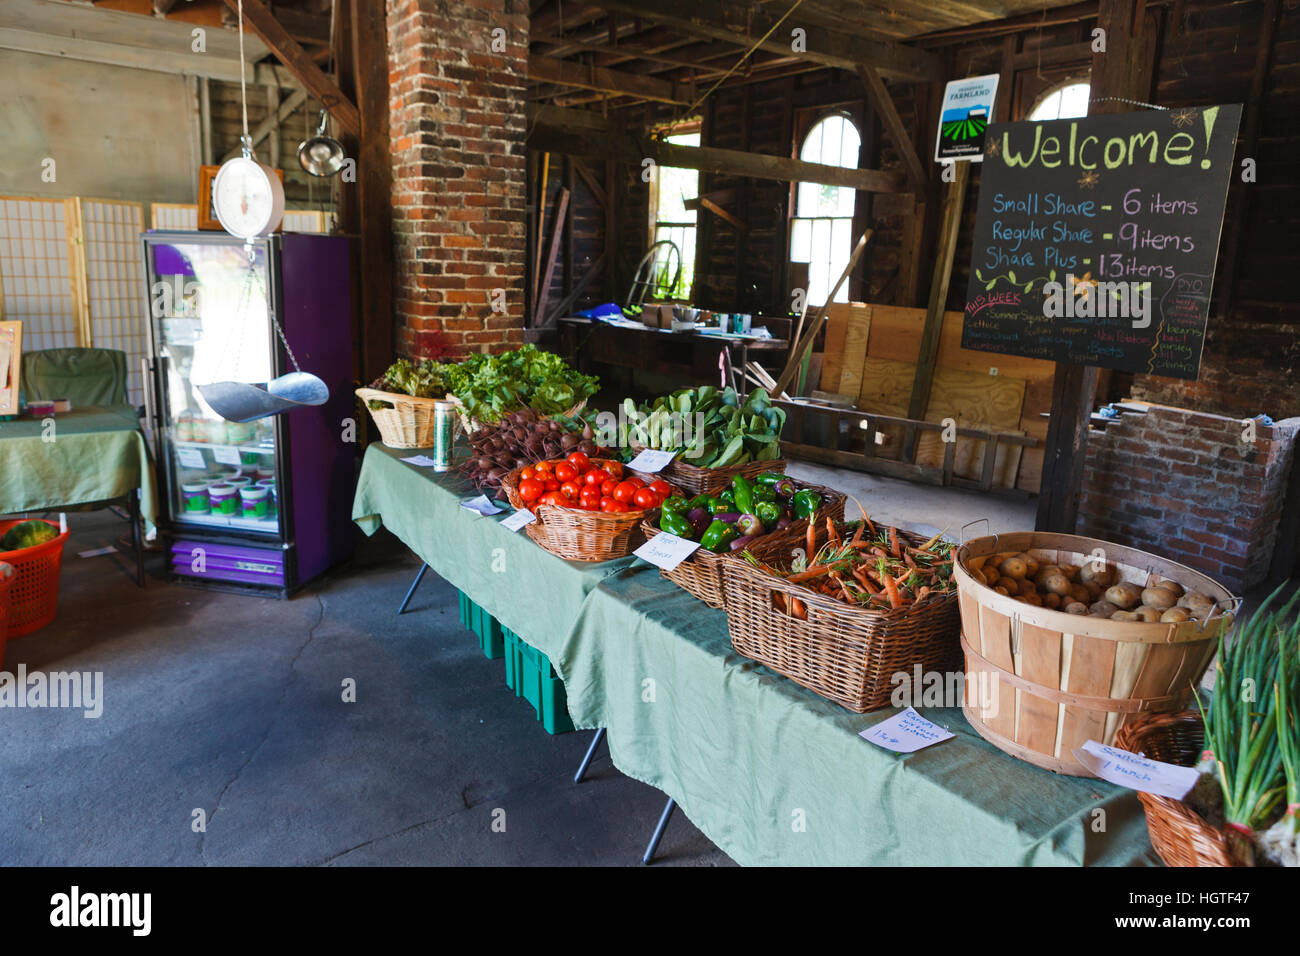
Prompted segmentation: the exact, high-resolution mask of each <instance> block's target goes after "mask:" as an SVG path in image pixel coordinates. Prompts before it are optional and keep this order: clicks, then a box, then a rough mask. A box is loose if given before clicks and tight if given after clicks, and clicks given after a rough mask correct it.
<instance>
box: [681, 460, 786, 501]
mask: <svg viewBox="0 0 1300 956" xmlns="http://www.w3.org/2000/svg"><path fill="white" fill-rule="evenodd" d="M785 465H786V461H785V459H784V458H774V459H773V460H771V461H747V462H745V463H744V464H743V465H727V466H726V467H723V468H701V467H699V466H698V465H691V464H688V463H687V462H684V461H682V460H681V459H680V458H675V459H673V460H672V461H671V462H669V463H668V464H667V465H666V466H665V467H664V470H663V471H661V472H660V473H659V474H660V476H661V477H662V478H663V479H664V480H665V481H667V482H670V483H671V484H674V485H676V486H677V487H678V488H680V489H682V491H683V492H685V493H686V495H687V497H694V496H695V495H702V494H705V493H708V494H712V493H713V492H715V491H721V490H722V489H723V488H726V487H727V486H728V485H729V484H731V479H732V478H735V477H736V476H737V475H744V476H745V477H746V478H753V477H754V476H755V475H762V474H765V473H766V472H769V471H776V472H780V473H781V474H785Z"/></svg>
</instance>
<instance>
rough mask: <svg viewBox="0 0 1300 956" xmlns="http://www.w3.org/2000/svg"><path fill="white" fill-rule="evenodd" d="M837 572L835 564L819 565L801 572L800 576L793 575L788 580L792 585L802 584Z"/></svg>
mask: <svg viewBox="0 0 1300 956" xmlns="http://www.w3.org/2000/svg"><path fill="white" fill-rule="evenodd" d="M834 570H835V565H833V564H819V565H815V566H813V567H811V568H809V569H808V570H807V571H800V572H799V573H798V574H792V575H790V576H789V577H788V578H786V580H787V581H789V582H790V583H791V584H800V583H801V582H803V581H811V580H813V578H820V577H825V576H826V575H828V574H830V573H831V572H832V571H834Z"/></svg>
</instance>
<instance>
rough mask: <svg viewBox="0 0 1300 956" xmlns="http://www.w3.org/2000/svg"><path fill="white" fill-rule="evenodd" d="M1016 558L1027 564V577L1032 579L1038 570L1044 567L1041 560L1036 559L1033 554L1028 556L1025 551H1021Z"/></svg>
mask: <svg viewBox="0 0 1300 956" xmlns="http://www.w3.org/2000/svg"><path fill="white" fill-rule="evenodd" d="M1016 557H1017V558H1019V559H1020V560H1021V561H1023V562H1025V575H1026V576H1027V577H1031V578H1032V577H1033V576H1034V575H1035V574H1037V573H1038V569H1039V568H1040V567H1042V564H1041V563H1040V562H1039V560H1038V559H1037V558H1036V557H1034V556H1033V555H1032V554H1027V553H1026V552H1024V551H1021V552H1020V553H1019V554H1017V555H1016Z"/></svg>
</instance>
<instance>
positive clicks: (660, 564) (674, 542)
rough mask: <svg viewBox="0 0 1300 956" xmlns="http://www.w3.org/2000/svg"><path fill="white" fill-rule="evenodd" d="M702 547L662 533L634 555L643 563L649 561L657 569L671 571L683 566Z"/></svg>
mask: <svg viewBox="0 0 1300 956" xmlns="http://www.w3.org/2000/svg"><path fill="white" fill-rule="evenodd" d="M699 546H700V543H699V542H698V541H690V540H688V539H687V538H679V537H677V535H675V534H669V533H668V532H667V531H664V532H661V533H659V534H657V535H655V536H654V537H653V538H651V539H650V540H649V541H647V542H646V543H645V544H643V545H641V547H639V548H637V549H636V550H635V551H633V552H632V553H633V554H635V555H636V556H637V557H638V558H640V559H641V560H642V561H649V562H650V563H651V564H653V565H654V566H655V567H657V568H663V569H664V570H665V571H671V570H672V569H673V568H675V567H677V565H679V564H681V563H682V562H683V561H685V560H686V559H687V558H689V557H690V556H691V555H692V554H694V553H695V549H696V548H698V547H699Z"/></svg>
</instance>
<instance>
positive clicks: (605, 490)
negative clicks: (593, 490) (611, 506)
mask: <svg viewBox="0 0 1300 956" xmlns="http://www.w3.org/2000/svg"><path fill="white" fill-rule="evenodd" d="M606 474H608V472H606ZM617 487H618V482H617V481H616V480H614V479H613V478H606V479H605V480H604V481H602V482H601V483H600V493H601V494H602V495H605V496H606V497H608V498H613V497H614V489H615V488H617Z"/></svg>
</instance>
